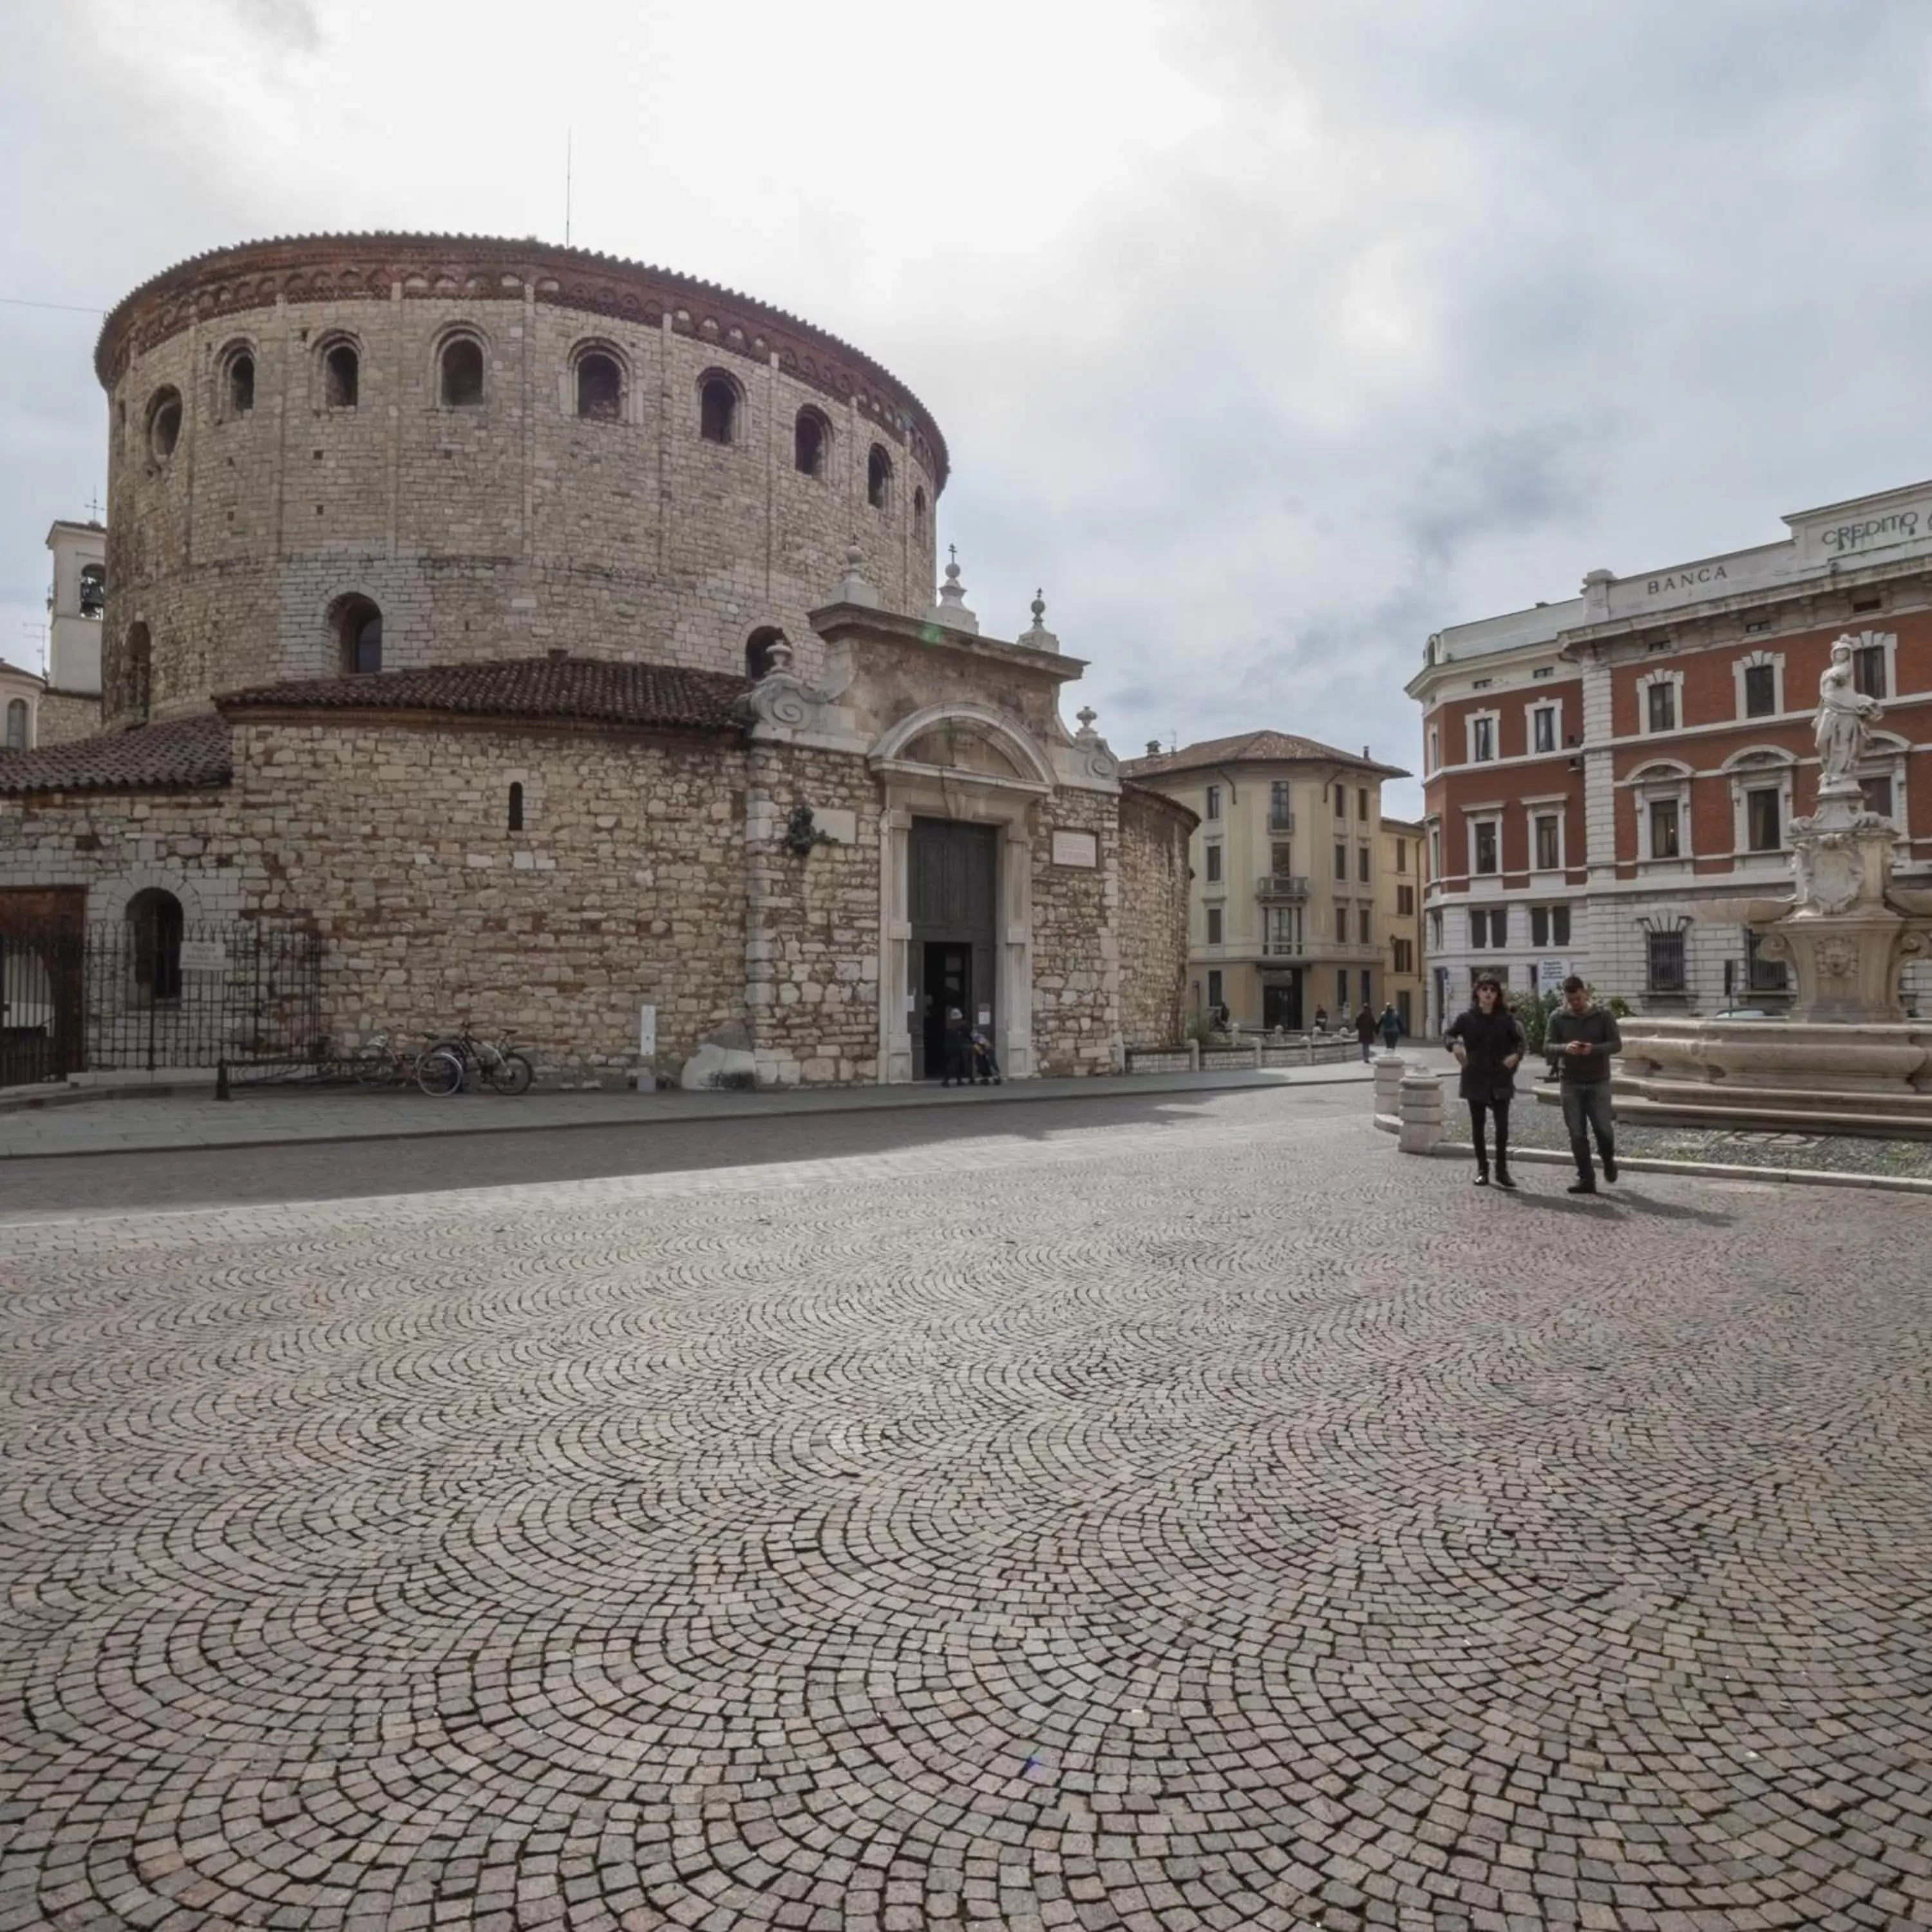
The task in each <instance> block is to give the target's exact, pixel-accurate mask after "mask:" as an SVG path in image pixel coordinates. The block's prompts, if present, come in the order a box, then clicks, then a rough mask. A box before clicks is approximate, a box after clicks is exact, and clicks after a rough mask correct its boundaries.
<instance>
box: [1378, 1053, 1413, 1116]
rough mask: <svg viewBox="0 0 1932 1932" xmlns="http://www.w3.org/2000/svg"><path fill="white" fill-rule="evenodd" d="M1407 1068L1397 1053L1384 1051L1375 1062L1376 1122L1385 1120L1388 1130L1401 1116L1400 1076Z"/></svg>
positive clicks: (1406, 1064)
mask: <svg viewBox="0 0 1932 1932" xmlns="http://www.w3.org/2000/svg"><path fill="white" fill-rule="evenodd" d="M1408 1070H1409V1065H1408V1063H1407V1062H1406V1061H1405V1060H1404V1059H1403V1057H1402V1056H1401V1055H1400V1054H1399V1053H1385V1054H1384V1055H1382V1058H1381V1059H1379V1061H1376V1125H1377V1126H1378V1127H1380V1126H1381V1125H1382V1123H1383V1122H1384V1121H1387V1122H1388V1125H1389V1131H1390V1132H1391V1133H1394V1131H1395V1127H1396V1124H1397V1121H1400V1118H1401V1117H1402V1077H1403V1075H1404V1074H1405V1073H1407V1072H1408Z"/></svg>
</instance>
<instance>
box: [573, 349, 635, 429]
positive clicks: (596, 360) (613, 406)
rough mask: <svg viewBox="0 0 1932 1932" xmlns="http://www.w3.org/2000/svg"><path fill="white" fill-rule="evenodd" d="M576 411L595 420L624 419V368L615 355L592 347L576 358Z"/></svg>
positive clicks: (616, 420) (618, 420) (612, 420)
mask: <svg viewBox="0 0 1932 1932" xmlns="http://www.w3.org/2000/svg"><path fill="white" fill-rule="evenodd" d="M577 414H578V415H579V416H583V417H585V418H586V419H589V421H591V422H622V420H623V416H624V372H623V371H622V369H621V368H619V366H618V364H617V360H616V357H615V356H606V355H605V354H604V353H603V351H602V350H596V349H593V350H589V351H587V352H586V353H585V354H583V355H582V356H579V357H578V358H577Z"/></svg>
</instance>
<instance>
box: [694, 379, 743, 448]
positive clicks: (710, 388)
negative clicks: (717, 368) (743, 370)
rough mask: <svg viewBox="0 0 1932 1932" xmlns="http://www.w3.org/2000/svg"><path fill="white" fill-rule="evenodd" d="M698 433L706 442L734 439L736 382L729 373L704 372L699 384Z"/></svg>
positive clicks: (736, 438)
mask: <svg viewBox="0 0 1932 1932" xmlns="http://www.w3.org/2000/svg"><path fill="white" fill-rule="evenodd" d="M697 433H698V434H699V435H700V436H701V437H703V439H704V440H705V441H706V443H736V441H737V440H738V386H737V384H736V383H734V382H733V381H732V380H731V379H730V377H729V376H725V375H710V376H707V377H705V379H704V380H703V383H701V384H700V386H699V387H698V392H697Z"/></svg>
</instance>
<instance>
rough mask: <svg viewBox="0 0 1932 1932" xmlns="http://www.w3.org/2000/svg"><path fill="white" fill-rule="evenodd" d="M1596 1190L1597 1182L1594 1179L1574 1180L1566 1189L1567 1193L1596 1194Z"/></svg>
mask: <svg viewBox="0 0 1932 1932" xmlns="http://www.w3.org/2000/svg"><path fill="white" fill-rule="evenodd" d="M1596 1191H1597V1184H1596V1183H1595V1181H1571V1184H1570V1185H1569V1186H1568V1187H1567V1188H1565V1190H1564V1192H1565V1193H1566V1194H1594V1193H1596Z"/></svg>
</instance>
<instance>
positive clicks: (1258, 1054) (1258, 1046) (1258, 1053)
mask: <svg viewBox="0 0 1932 1932" xmlns="http://www.w3.org/2000/svg"><path fill="white" fill-rule="evenodd" d="M1261 1070H1262V1043H1261V1039H1260V1036H1259V1034H1258V1035H1256V1040H1255V1071H1256V1073H1259V1072H1260V1071H1261Z"/></svg>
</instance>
